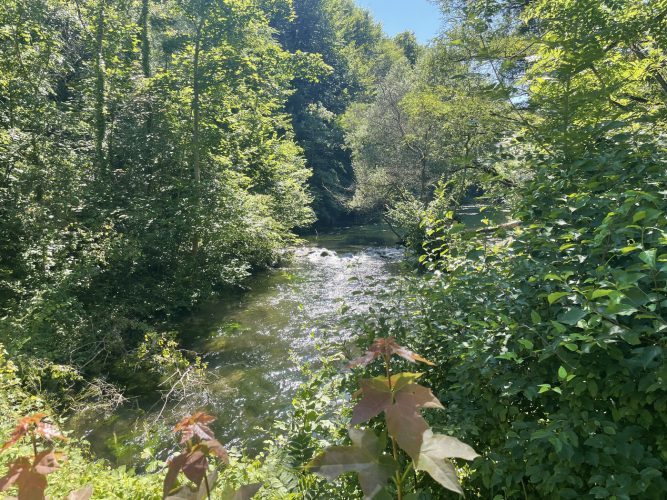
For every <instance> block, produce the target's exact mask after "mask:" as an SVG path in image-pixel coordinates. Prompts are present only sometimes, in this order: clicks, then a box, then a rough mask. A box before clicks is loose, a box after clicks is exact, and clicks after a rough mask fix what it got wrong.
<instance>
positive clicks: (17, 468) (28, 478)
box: [0, 450, 60, 500]
mask: <svg viewBox="0 0 667 500" xmlns="http://www.w3.org/2000/svg"><path fill="white" fill-rule="evenodd" d="M58 467H60V466H59V465H58V462H57V456H56V454H55V453H54V452H53V450H47V451H43V452H42V453H40V454H39V455H37V457H36V458H35V460H34V462H32V463H31V462H30V460H29V459H28V458H26V457H21V458H18V459H17V460H15V461H14V462H12V463H11V464H10V465H9V472H8V473H7V475H5V476H4V477H3V478H1V479H0V491H5V490H6V489H8V488H11V487H12V486H14V485H16V486H17V487H18V490H19V496H18V498H19V500H41V499H43V498H44V491H45V490H46V486H47V481H46V474H50V473H51V472H53V471H54V470H56V469H57V468H58Z"/></svg>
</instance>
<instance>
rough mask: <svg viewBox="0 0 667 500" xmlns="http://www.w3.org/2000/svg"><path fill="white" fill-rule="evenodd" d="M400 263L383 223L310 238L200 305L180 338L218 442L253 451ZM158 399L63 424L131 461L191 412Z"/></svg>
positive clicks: (390, 283)
mask: <svg viewBox="0 0 667 500" xmlns="http://www.w3.org/2000/svg"><path fill="white" fill-rule="evenodd" d="M479 208H480V206H479V205H466V206H464V207H461V209H460V210H459V212H458V216H459V219H460V220H461V221H462V222H463V223H464V224H466V225H467V226H469V227H479V226H480V225H482V222H481V220H482V219H483V217H484V215H482V214H480V210H479ZM485 214H486V212H485ZM403 258H404V250H403V249H402V248H401V247H399V246H398V242H397V237H396V236H395V235H394V234H393V233H392V232H391V231H390V230H389V229H388V228H387V227H386V226H383V225H367V226H355V227H351V228H344V229H340V230H336V231H332V232H327V233H323V234H316V235H313V236H310V237H308V238H306V239H305V241H304V243H303V245H302V246H300V247H298V248H296V249H293V257H292V258H291V259H288V260H287V262H288V263H287V264H286V265H284V266H282V267H279V268H276V269H272V270H269V271H266V272H263V273H260V274H258V275H256V276H254V277H253V278H252V279H250V280H249V282H248V283H247V286H246V289H245V290H244V291H243V292H242V293H238V294H236V295H234V296H230V297H227V298H225V299H219V300H215V301H212V302H210V303H208V304H205V305H203V306H202V307H200V308H199V309H198V310H197V311H196V312H195V313H194V314H193V315H192V317H191V318H190V319H189V320H187V321H185V322H184V323H183V324H182V325H181V331H180V334H181V335H180V336H181V338H182V339H183V341H184V343H185V344H186V346H187V347H188V348H189V349H191V350H193V351H195V352H197V353H199V354H200V355H201V356H202V358H203V360H204V361H205V362H206V363H207V366H208V367H207V371H208V373H207V378H208V379H209V380H210V384H209V385H208V386H207V388H206V390H205V391H202V392H201V394H205V396H206V397H205V398H201V399H200V400H198V401H197V403H196V404H197V409H202V410H205V411H207V412H208V413H210V414H212V415H214V416H215V417H216V418H217V421H216V422H215V423H214V424H213V429H214V430H215V432H216V436H218V438H219V439H220V440H221V441H222V442H224V443H226V444H232V445H238V446H239V447H242V448H245V449H248V450H250V451H259V450H260V449H261V447H262V443H263V441H264V439H265V438H266V437H268V436H269V433H270V430H271V427H272V425H273V423H274V422H275V421H276V420H277V419H281V418H282V417H284V416H285V415H286V413H287V412H288V411H289V410H290V409H291V406H292V398H293V396H294V394H295V392H296V389H297V388H298V386H299V384H301V383H302V382H303V381H304V376H303V374H302V371H301V369H300V367H301V365H303V364H304V363H308V362H313V361H317V346H318V345H322V344H324V345H332V344H338V343H341V342H345V341H347V340H351V339H353V338H354V337H355V332H351V331H349V330H348V329H347V328H346V327H345V321H344V318H345V317H346V316H349V315H353V314H359V313H363V312H364V311H365V310H366V309H367V308H368V307H370V306H371V305H372V304H374V305H381V304H382V302H383V300H384V299H383V294H385V293H387V292H389V293H390V292H391V291H392V290H393V289H395V285H394V283H395V282H397V281H398V276H399V275H400V273H401V269H402V268H403V266H402V262H403ZM155 400H156V394H144V395H143V396H142V397H140V398H139V399H138V400H134V402H133V404H129V405H125V406H124V407H122V408H120V409H119V410H117V411H115V412H114V413H113V414H112V415H111V417H110V418H107V419H104V420H102V419H100V418H99V417H97V416H94V415H93V416H92V417H91V416H85V417H82V418H79V419H77V418H76V417H75V418H73V419H72V420H71V421H70V426H69V427H70V428H72V429H74V431H75V434H76V435H79V436H80V435H84V436H86V437H87V438H88V440H89V441H90V443H91V447H92V450H93V452H94V453H95V454H96V455H97V456H100V457H105V458H108V459H110V460H111V461H112V462H115V463H117V464H132V463H136V460H137V455H138V454H140V453H141V450H142V449H143V446H146V444H147V441H146V439H147V436H148V441H149V442H150V443H149V444H150V445H151V446H152V447H153V449H154V450H155V449H161V447H163V446H164V445H165V443H167V442H173V438H172V437H171V436H168V435H161V434H160V432H159V430H160V426H155V425H154V423H155V421H156V420H157V417H158V415H162V416H163V417H167V418H166V421H167V422H168V421H170V420H174V419H175V418H176V417H177V416H179V415H181V416H182V414H184V413H186V412H187V411H188V410H187V408H185V407H183V406H176V407H170V408H168V411H167V412H166V413H164V414H162V413H161V412H160V408H161V404H160V403H159V402H158V403H157V404H156V403H155ZM190 410H192V408H190ZM156 427H157V428H156ZM142 429H143V437H141V436H142ZM162 429H164V428H162Z"/></svg>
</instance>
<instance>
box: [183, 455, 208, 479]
mask: <svg viewBox="0 0 667 500" xmlns="http://www.w3.org/2000/svg"><path fill="white" fill-rule="evenodd" d="M182 470H183V473H184V474H185V477H187V478H188V479H189V480H190V481H192V482H193V483H195V484H196V485H197V486H199V485H200V484H201V482H202V481H203V480H204V476H205V475H206V471H207V470H208V459H207V458H206V454H205V453H204V452H203V451H201V450H195V451H192V452H190V453H188V454H187V456H186V459H185V463H184V464H183V467H182Z"/></svg>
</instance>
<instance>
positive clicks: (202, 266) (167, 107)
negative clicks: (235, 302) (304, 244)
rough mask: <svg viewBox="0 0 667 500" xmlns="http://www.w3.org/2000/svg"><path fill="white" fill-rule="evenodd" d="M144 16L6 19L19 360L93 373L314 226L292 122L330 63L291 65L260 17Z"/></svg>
mask: <svg viewBox="0 0 667 500" xmlns="http://www.w3.org/2000/svg"><path fill="white" fill-rule="evenodd" d="M141 7H142V5H141V3H138V2H130V1H128V2H106V1H104V0H100V1H99V2H94V1H90V2H79V3H74V4H73V3H71V2H59V1H51V0H48V1H47V0H44V1H32V0H30V1H16V2H14V1H11V2H4V3H3V5H2V7H1V8H0V25H1V26H2V30H3V31H2V38H1V39H0V51H2V57H1V58H0V59H1V61H2V62H1V63H0V64H2V71H1V74H2V77H1V79H0V95H1V97H0V102H1V103H2V106H1V108H0V165H2V167H1V168H2V186H1V188H0V189H2V191H1V192H2V196H1V198H0V204H1V208H0V210H1V213H2V219H1V224H0V232H1V233H2V239H1V241H2V243H0V244H1V245H2V250H1V252H0V255H1V257H0V259H2V260H1V262H0V268H1V269H2V281H1V284H0V290H1V292H0V293H1V294H0V299H1V302H0V310H1V311H2V316H3V317H4V319H3V321H2V338H4V339H5V342H6V344H7V346H8V347H9V348H11V349H15V348H18V347H20V348H21V349H22V350H23V351H27V352H32V353H35V354H38V355H43V356H45V357H48V358H51V359H54V360H56V361H58V362H74V363H75V364H77V365H86V366H88V367H89V368H92V367H93V366H95V365H96V364H98V362H100V361H101V360H103V359H106V358H107V357H108V356H109V355H111V356H117V355H118V354H120V353H122V352H123V350H125V349H127V348H128V347H130V348H131V347H132V346H133V345H136V343H137V342H138V341H139V340H141V338H143V333H141V330H143V329H144V326H143V324H145V323H146V322H158V321H164V320H168V319H169V318H170V317H172V316H173V314H174V313H175V312H178V311H179V309H182V308H189V307H191V306H192V305H193V304H196V303H197V302H199V301H201V300H202V298H205V297H207V296H209V295H210V294H211V293H212V292H213V291H215V290H219V289H221V288H229V287H230V286H234V285H237V284H238V283H240V282H241V281H242V280H243V279H244V277H245V276H247V275H248V274H249V273H250V272H251V271H252V270H253V269H256V268H258V267H262V266H267V265H271V264H273V263H275V262H276V260H277V259H278V258H279V253H278V252H279V251H280V250H282V248H283V247H284V246H285V245H286V244H287V243H289V242H290V241H292V240H293V236H292V233H291V232H292V231H293V230H294V229H295V228H298V227H303V226H304V225H306V224H308V223H310V222H312V221H313V214H312V212H311V209H310V208H309V207H308V204H309V202H310V195H309V194H308V193H307V190H306V181H307V179H308V177H309V175H310V174H309V171H308V170H307V169H306V167H305V161H304V159H303V157H302V154H301V150H300V148H299V147H298V146H297V145H296V143H295V142H294V139H293V133H292V132H291V124H290V117H289V115H287V114H285V112H284V106H285V102H286V100H287V98H288V96H289V93H290V82H291V81H292V80H293V79H294V78H296V77H299V78H303V79H309V78H316V77H317V74H318V73H319V72H322V71H325V68H324V67H323V65H322V63H321V59H319V58H318V57H317V56H314V55H313V56H307V55H305V54H291V53H289V52H286V51H285V50H283V49H282V48H281V46H280V45H279V44H278V42H277V41H276V40H275V39H274V37H273V36H272V31H271V29H270V27H269V20H268V16H267V13H266V12H265V11H264V10H262V9H260V8H259V7H258V6H257V5H255V4H254V3H253V2H245V1H239V2H208V1H207V2H161V3H152V2H150V3H149V5H148V12H147V13H146V14H145V16H148V20H146V19H145V18H144V17H142V16H144V14H142V9H141ZM141 23H144V25H143V28H144V29H140V28H142V26H141ZM56 339H57V341H56ZM91 363H92V365H91Z"/></svg>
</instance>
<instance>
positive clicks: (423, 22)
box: [357, 0, 441, 43]
mask: <svg viewBox="0 0 667 500" xmlns="http://www.w3.org/2000/svg"><path fill="white" fill-rule="evenodd" d="M357 4H359V5H360V6H361V7H364V8H365V9H368V10H370V11H371V12H372V13H373V17H375V19H376V20H378V21H380V22H381V23H382V25H383V26H384V30H385V32H386V33H387V34H388V35H390V36H393V35H396V34H397V33H400V32H402V31H414V33H415V35H417V39H418V40H419V41H420V42H422V43H426V42H428V41H429V40H430V39H431V38H433V37H435V35H437V34H438V31H439V30H440V27H441V18H440V11H439V10H438V8H437V7H436V6H435V5H433V4H432V3H430V2H429V1H428V0H357Z"/></svg>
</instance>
